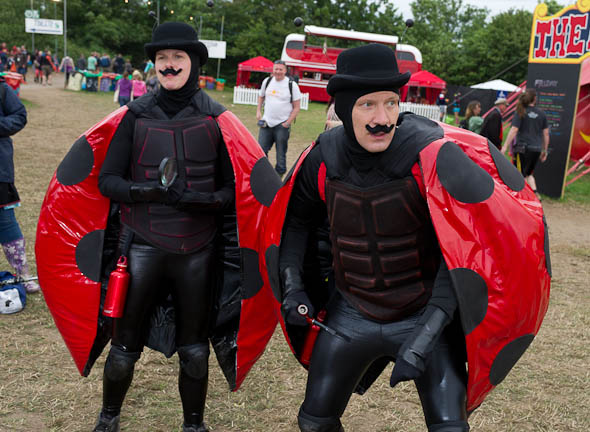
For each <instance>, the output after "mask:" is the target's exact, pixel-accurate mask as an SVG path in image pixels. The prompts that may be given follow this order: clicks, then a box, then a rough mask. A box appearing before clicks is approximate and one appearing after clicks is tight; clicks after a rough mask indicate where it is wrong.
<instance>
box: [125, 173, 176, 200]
mask: <svg viewBox="0 0 590 432" xmlns="http://www.w3.org/2000/svg"><path fill="white" fill-rule="evenodd" d="M185 186H186V183H185V182H184V181H183V180H181V179H177V180H176V181H175V182H174V183H173V184H172V186H170V187H164V186H162V185H161V184H160V183H159V182H157V181H149V182H145V183H131V186H130V187H129V196H130V197H131V200H132V201H134V202H156V203H161V204H168V205H174V204H176V203H177V202H178V200H179V199H180V197H181V196H182V193H183V191H184V189H185Z"/></svg>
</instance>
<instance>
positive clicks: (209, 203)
mask: <svg viewBox="0 0 590 432" xmlns="http://www.w3.org/2000/svg"><path fill="white" fill-rule="evenodd" d="M222 204H223V203H222V200H221V198H220V197H219V195H218V194H217V193H215V192H213V193H210V192H197V191H193V190H190V189H185V190H184V192H183V193H182V196H181V197H180V199H179V200H178V201H177V203H176V208H178V209H180V210H191V209H195V210H218V209H220V208H221V206H222Z"/></svg>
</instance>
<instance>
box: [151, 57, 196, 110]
mask: <svg viewBox="0 0 590 432" xmlns="http://www.w3.org/2000/svg"><path fill="white" fill-rule="evenodd" d="M187 54H188V56H189V58H190V59H191V71H190V74H189V76H188V79H187V80H186V83H185V84H184V85H183V86H182V87H181V88H179V89H178V90H166V89H165V88H164V86H160V91H159V92H158V94H157V96H156V98H157V101H158V105H159V106H160V108H162V110H163V111H164V112H165V113H166V115H168V116H169V117H173V116H174V115H176V114H177V113H178V112H180V110H182V109H183V108H184V107H186V106H187V105H188V104H189V103H190V101H191V99H192V98H193V96H194V95H195V93H196V92H197V91H199V87H198V81H199V67H200V62H199V56H197V54H195V53H193V52H187ZM181 70H182V69H178V70H175V69H171V68H167V69H164V70H163V71H160V72H161V73H163V74H166V73H172V74H173V75H177V74H179V73H180V72H181Z"/></svg>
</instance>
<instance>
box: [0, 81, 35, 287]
mask: <svg viewBox="0 0 590 432" xmlns="http://www.w3.org/2000/svg"><path fill="white" fill-rule="evenodd" d="M26 124H27V110H26V109H25V106H24V105H23V104H22V102H21V101H20V100H19V98H18V96H17V95H16V93H14V91H13V90H12V89H11V88H10V87H9V86H8V85H7V84H6V83H5V82H4V81H3V80H0V244H2V249H3V250H4V255H5V256H6V261H8V263H9V264H10V265H11V266H12V267H14V271H15V276H17V277H18V278H25V279H29V278H30V276H31V275H30V273H29V265H28V263H27V255H26V252H25V238H24V236H23V233H22V231H21V229H20V226H19V224H18V222H17V220H16V217H15V215H14V208H15V207H19V206H20V198H19V195H18V191H17V190H16V187H15V186H14V160H13V153H14V150H13V147H12V138H10V137H11V136H12V135H14V134H15V133H17V132H19V131H20V130H21V129H22V128H24V127H25V125H26ZM24 286H25V289H26V291H27V292H28V293H34V292H37V291H39V285H38V284H37V282H35V281H27V282H25V283H24Z"/></svg>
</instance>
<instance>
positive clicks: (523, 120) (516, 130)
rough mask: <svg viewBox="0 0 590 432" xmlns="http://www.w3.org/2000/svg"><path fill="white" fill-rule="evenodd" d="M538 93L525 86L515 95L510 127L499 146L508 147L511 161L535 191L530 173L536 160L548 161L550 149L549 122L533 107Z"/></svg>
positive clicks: (535, 184) (533, 169)
mask: <svg viewBox="0 0 590 432" xmlns="http://www.w3.org/2000/svg"><path fill="white" fill-rule="evenodd" d="M536 102H537V92H536V91H535V89H532V88H530V89H527V91H525V92H524V93H522V94H521V95H520V96H519V97H518V102H517V104H516V114H515V116H514V117H513V118H512V127H511V128H510V131H509V132H508V136H507V137H506V141H504V145H503V146H502V150H501V151H502V153H506V150H507V149H509V154H510V156H512V157H513V163H514V165H515V166H516V167H517V168H518V170H519V171H520V172H521V173H522V175H523V176H524V178H525V180H526V182H527V183H528V184H529V186H530V187H531V189H532V190H533V192H535V194H537V197H539V194H538V193H537V182H536V181H535V177H534V176H533V172H534V171H535V166H536V165H537V162H538V161H541V163H543V162H545V161H546V160H547V153H548V150H549V124H548V122H547V116H546V115H545V112H544V111H543V110H541V109H539V108H537V107H536V106H535V103H536Z"/></svg>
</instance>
